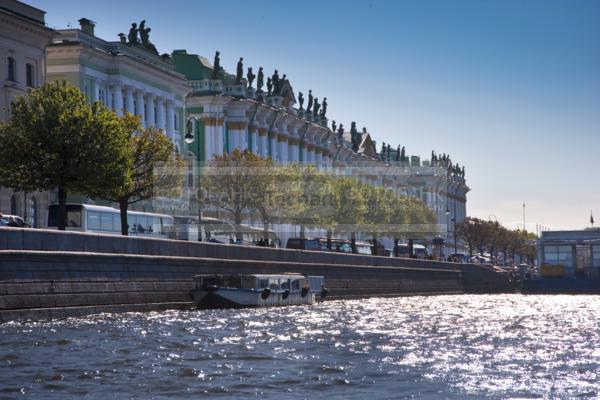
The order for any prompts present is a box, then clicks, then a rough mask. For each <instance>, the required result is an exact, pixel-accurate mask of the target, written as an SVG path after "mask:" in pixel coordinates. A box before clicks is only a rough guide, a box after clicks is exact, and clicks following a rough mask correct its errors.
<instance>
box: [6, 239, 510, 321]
mask: <svg viewBox="0 0 600 400" xmlns="http://www.w3.org/2000/svg"><path fill="white" fill-rule="evenodd" d="M281 272H298V273H301V274H305V275H324V276H325V279H326V286H327V288H328V289H329V298H330V299H349V298H361V297H370V296H404V295H432V294H459V293H498V292H509V291H514V287H513V285H512V284H511V283H510V282H509V279H508V276H507V275H506V274H503V273H499V272H497V271H496V270H494V269H493V268H491V267H489V266H481V265H472V264H453V263H445V262H436V261H422V260H413V259H402V258H389V257H375V256H363V255H349V254H337V253H322V252H307V251H299V250H287V249H271V248H262V247H250V246H236V245H221V244H214V243H198V242H183V241H174V240H166V239H154V238H139V237H125V238H124V237H119V236H111V235H99V234H90V233H78V232H58V231H52V230H20V229H14V228H0V321H2V320H10V319H16V318H45V317H63V316H68V315H82V314H90V313H97V312H121V311H145V310H161V309H170V308H188V307H192V306H193V304H192V302H191V295H190V293H191V289H192V285H193V284H192V277H193V276H194V275H196V274H202V273H281Z"/></svg>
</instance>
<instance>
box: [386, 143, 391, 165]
mask: <svg viewBox="0 0 600 400" xmlns="http://www.w3.org/2000/svg"><path fill="white" fill-rule="evenodd" d="M391 158H392V146H390V144H389V143H388V145H387V154H386V157H385V159H386V160H387V161H390V159H391Z"/></svg>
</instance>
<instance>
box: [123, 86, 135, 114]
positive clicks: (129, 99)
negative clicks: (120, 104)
mask: <svg viewBox="0 0 600 400" xmlns="http://www.w3.org/2000/svg"><path fill="white" fill-rule="evenodd" d="M125 96H126V97H125V111H127V112H128V113H129V114H135V110H134V107H133V106H134V103H133V88H132V87H126V88H125Z"/></svg>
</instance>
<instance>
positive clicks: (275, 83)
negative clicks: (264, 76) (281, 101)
mask: <svg viewBox="0 0 600 400" xmlns="http://www.w3.org/2000/svg"><path fill="white" fill-rule="evenodd" d="M271 82H272V83H273V95H278V94H279V90H280V87H279V74H278V73H277V70H275V72H274V73H273V76H272V77H271Z"/></svg>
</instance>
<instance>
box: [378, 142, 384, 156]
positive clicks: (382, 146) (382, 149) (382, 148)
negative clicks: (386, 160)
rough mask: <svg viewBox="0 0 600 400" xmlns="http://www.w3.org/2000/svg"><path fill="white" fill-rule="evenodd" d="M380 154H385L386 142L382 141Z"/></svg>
mask: <svg viewBox="0 0 600 400" xmlns="http://www.w3.org/2000/svg"><path fill="white" fill-rule="evenodd" d="M379 154H380V155H381V157H384V156H385V142H381V152H380V153H379Z"/></svg>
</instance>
